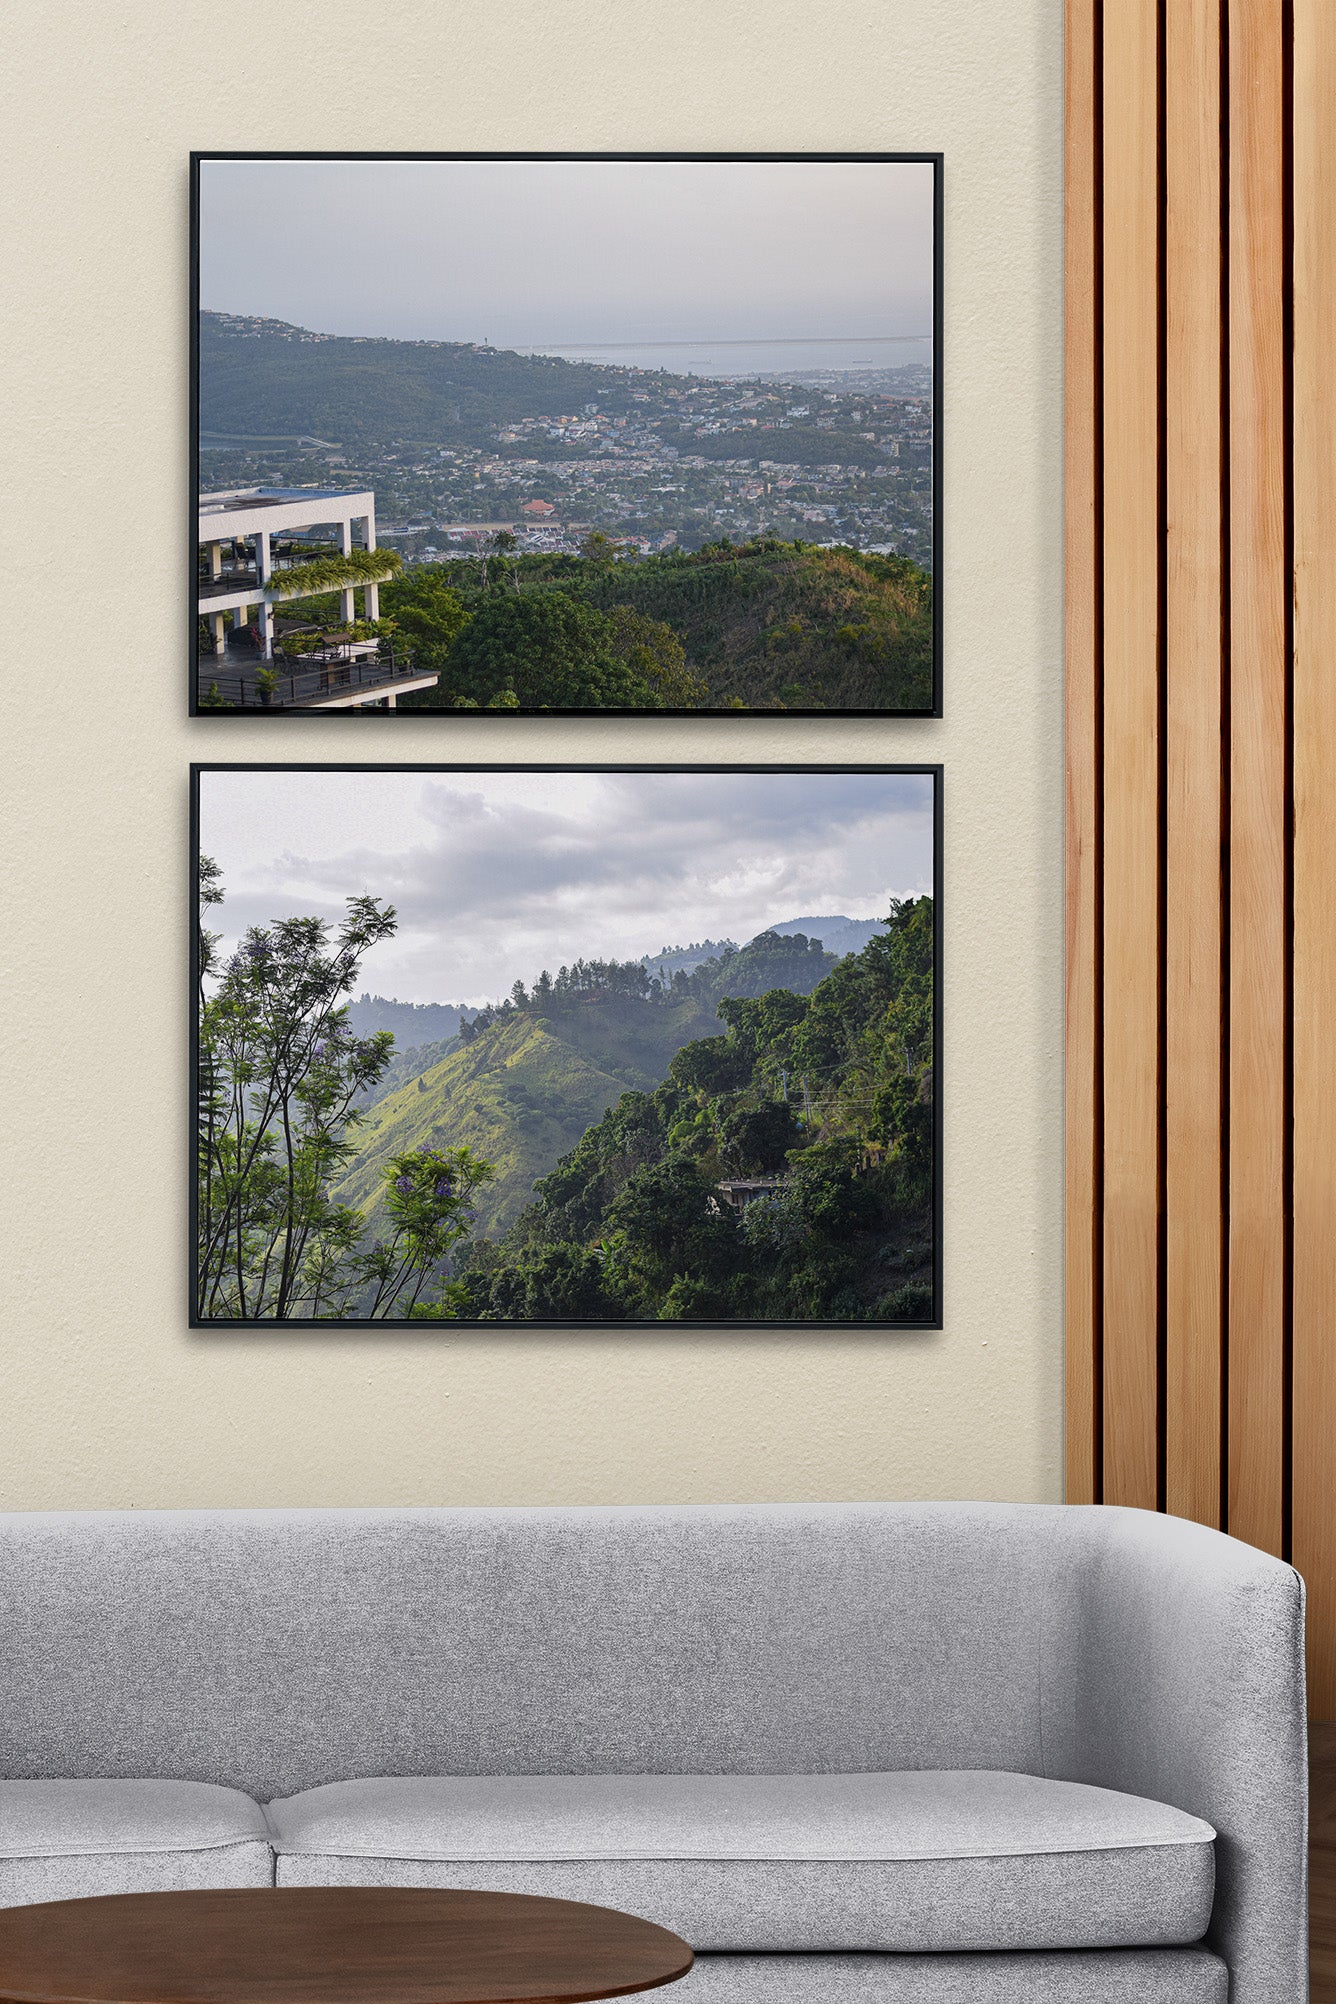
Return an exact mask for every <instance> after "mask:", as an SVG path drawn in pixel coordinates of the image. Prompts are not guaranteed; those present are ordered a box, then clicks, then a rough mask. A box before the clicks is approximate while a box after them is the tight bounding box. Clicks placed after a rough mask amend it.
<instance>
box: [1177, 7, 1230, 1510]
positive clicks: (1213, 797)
mask: <svg viewBox="0 0 1336 2004" xmlns="http://www.w3.org/2000/svg"><path fill="white" fill-rule="evenodd" d="M1220 48H1221V42H1220V0H1179V4H1176V5H1174V6H1172V7H1170V8H1169V9H1168V11H1167V14H1166V19H1165V45H1164V70H1165V86H1164V96H1165V121H1164V205H1165V225H1164V232H1165V260H1164V294H1165V296H1164V312H1165V354H1164V372H1165V398H1164V458H1165V610H1164V617H1165V650H1164V677H1165V734H1166V749H1165V795H1166V798H1165V848H1166V859H1165V901H1166V912H1165V927H1164V956H1165V958H1164V982H1165V1011H1164V1017H1165V1051H1164V1072H1165V1094H1164V1137H1165V1221H1164V1223H1165V1315H1164V1322H1165V1344H1164V1428H1165V1453H1164V1462H1165V1508H1166V1509H1168V1510H1171V1511H1173V1512H1174V1514H1175V1515H1176V1516H1180V1517H1193V1518H1196V1520H1197V1521H1198V1522H1199V1523H1202V1524H1216V1525H1218V1524H1219V1522H1220V1516H1221V1427H1220V1418H1221V1374H1222V1367H1223V1352H1222V1343H1221V1338H1222V1332H1223V1327H1224V1323H1223V1316H1224V1289H1223V1261H1224V1220H1223V1217H1222V1214H1221V1206H1220V1194H1221V1176H1222V1171H1223V1162H1222V1126H1223V1123H1222V1118H1221V1103H1220V1094H1221V1066H1222V1044H1223V1034H1224V1019H1223V1015H1222V1009H1221V1003H1222V999H1223V998H1222V982H1221V947H1222V912H1221V905H1222V887H1221V881H1220V845H1221V815H1222V810H1223V805H1224V801H1223V788H1222V739H1221V733H1222V728H1223V723H1224V719H1223V715H1222V702H1221V696H1222V674H1223V666H1224V655H1223V647H1224V601H1223V593H1224V574H1223V554H1224V544H1223V537H1222V534H1221V519H1220V487H1221V480H1222V477H1223V457H1222V453H1223V436H1222V410H1221V404H1222V397H1223V390H1224V383H1223V346H1224V340H1223V337H1224V328H1223V324H1222V323H1223V300H1222V291H1221V283H1220V279H1221V271H1220V203H1221V194H1222V187H1221V181H1222V162H1221V157H1220Z"/></svg>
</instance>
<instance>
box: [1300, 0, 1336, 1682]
mask: <svg viewBox="0 0 1336 2004" xmlns="http://www.w3.org/2000/svg"><path fill="white" fill-rule="evenodd" d="M1333 190H1336V8H1333V6H1332V0H1295V5H1294V408H1295V411H1296V412H1297V413H1298V420H1299V421H1298V422H1297V423H1296V425H1295V431H1294V1491H1293V1496H1294V1542H1293V1558H1294V1563H1295V1565H1297V1566H1298V1568H1299V1570H1300V1571H1301V1572H1302V1573H1303V1575H1304V1577H1305V1579H1306V1580H1307V1582H1308V1607H1309V1626H1310V1634H1311V1638H1312V1647H1311V1649H1310V1652H1309V1655H1310V1663H1309V1702H1310V1705H1311V1707H1312V1710H1313V1712H1314V1714H1315V1715H1316V1716H1317V1717H1318V1718H1324V1719H1331V1718H1336V1511H1333V1509H1332V1503H1331V1498H1332V1489H1333V1487H1334V1486H1336V1330H1334V1328H1333V1324H1334V1323H1336V1310H1334V1309H1333V1304H1334V1303H1336V786H1334V785H1333V780H1334V778H1336V411H1334V410H1333V401H1334V399H1333V385H1336V202H1334V201H1333Z"/></svg>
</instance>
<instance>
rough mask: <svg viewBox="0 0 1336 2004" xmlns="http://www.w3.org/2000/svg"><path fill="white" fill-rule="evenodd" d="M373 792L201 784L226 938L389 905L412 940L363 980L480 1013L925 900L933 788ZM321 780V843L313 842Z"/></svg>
mask: <svg viewBox="0 0 1336 2004" xmlns="http://www.w3.org/2000/svg"><path fill="white" fill-rule="evenodd" d="M375 777H376V780H377V781H378V782H379V784H378V785H377V786H373V787H371V788H370V789H368V787H367V785H366V784H365V776H364V775H360V774H356V773H353V774H344V773H339V772H336V771H331V772H325V773H321V774H310V773H308V774H305V775H303V776H302V779H303V786H302V787H301V788H300V789H299V791H300V793H301V795H302V796H303V798H302V799H298V800H294V801H285V799H284V789H285V783H286V782H287V781H288V775H285V774H284V772H283V771H282V769H281V768H279V769H272V770H269V771H265V772H249V773H246V774H244V775H237V774H235V773H233V774H227V775H223V774H212V775H210V774H206V775H205V776H204V783H203V790H202V820H203V845H204V847H205V849H206V852H208V853H211V854H214V855H215V856H216V857H217V859H218V860H219V862H220V863H221V865H222V867H223V873H224V880H225V883H226V884H227V887H228V896H227V903H226V905H225V907H224V908H223V922H224V925H225V928H226V932H227V935H228V936H229V938H231V937H235V936H236V935H237V934H238V933H239V932H240V931H241V930H242V929H244V927H245V926H246V925H250V924H263V923H268V922H270V921H272V920H273V919H275V918H277V917H281V916H289V915H292V914H295V913H297V912H303V913H312V914H316V915H319V916H321V917H323V918H326V919H328V920H330V921H331V922H335V921H337V920H338V918H339V917H340V916H341V914H342V911H343V908H344V900H345V899H346V898H347V897H349V896H351V895H354V894H359V893H370V894H371V895H373V896H376V897H380V898H383V899H385V900H387V901H388V902H389V903H391V904H393V905H394V906H395V908H396V910H397V912H398V915H399V932H398V935H397V937H396V938H395V939H394V940H393V941H390V942H387V943H386V944H385V945H384V946H382V947H379V948H376V949H375V950H374V953H373V954H372V955H371V956H369V957H368V961H367V964H366V970H365V972H366V976H367V980H368V983H370V984H371V985H375V986H380V987H381V988H382V989H383V990H384V991H385V992H390V991H391V989H392V990H393V992H395V993H397V994H399V995H400V996H401V997H402V998H403V999H411V1000H467V1001H475V1000H480V999H484V998H485V997H489V996H495V995H499V994H503V993H505V992H506V990H507V989H508V988H509V987H510V984H511V982H512V981H513V980H514V979H515V978H516V976H520V977H522V978H524V979H529V978H530V977H532V976H533V975H534V974H536V973H537V972H538V970H539V968H540V967H541V966H544V965H546V966H548V967H551V968H555V967H557V966H559V965H560V964H561V963H562V962H568V961H571V960H574V959H576V958H577V957H578V956H580V955H581V954H584V955H586V956H588V955H601V956H612V955H615V956H617V957H620V958H631V957H637V956H639V955H640V954H643V953H653V952H655V951H657V949H658V948H659V947H660V946H663V945H665V944H670V943H675V942H677V941H678V940H687V939H699V938H705V937H713V938H720V937H724V936H730V937H733V938H738V939H742V938H750V937H751V936H752V935H753V934H754V933H755V932H757V931H759V930H760V929H761V928H762V927H763V926H765V925H768V924H773V923H780V922H783V921H785V920H787V919H790V918H792V917H795V916H797V915H799V914H801V913H804V912H829V913H831V914H837V913H842V914H846V915H848V916H850V917H870V916H879V915H880V914H881V913H882V912H883V911H884V910H885V907H886V904H887V900H888V898H889V897H890V896H891V895H893V894H903V893H907V892H917V891H921V890H927V889H930V888H931V882H932V811H931V782H930V780H928V779H927V778H926V777H923V776H921V775H905V774H873V773H865V772H864V773H847V772H846V773H820V772H806V773H783V772H780V773H765V774H747V773H730V772H718V771H701V772H676V773H608V774H586V773H576V774H553V773H545V774H514V773H498V774H486V775H483V774H469V775H467V776H465V775H463V774H458V773H451V774H433V773H430V772H426V773H424V772H422V771H420V770H415V771H411V772H406V773H399V774H394V773H392V772H391V773H386V772H382V773H380V774H378V775H376V776H375ZM313 780H314V781H315V782H316V783H317V784H316V789H315V798H316V800H317V804H318V806H320V807H321V808H322V809H323V812H320V813H318V814H317V816H316V819H317V821H318V822H319V823H320V824H321V827H322V830H323V839H321V840H317V841H314V842H312V841H311V840H310V839H309V831H308V839H305V840H303V839H300V823H301V821H302V820H303V819H305V818H307V817H306V816H305V813H304V806H305V802H306V800H307V798H309V789H310V785H311V782H312V781H313ZM238 782H242V783H240V784H238ZM322 794H323V796H324V797H323V800H321V798H320V796H321V795H322ZM410 796H411V800H410V798H409V797H410ZM387 803H388V808H389V810H390V811H388V812H387ZM257 831H266V832H267V833H269V834H271V835H273V836H274V837H276V838H277V839H276V840H275V841H273V842H272V843H264V842H262V841H257V839H256V838H257ZM294 838H296V839H294Z"/></svg>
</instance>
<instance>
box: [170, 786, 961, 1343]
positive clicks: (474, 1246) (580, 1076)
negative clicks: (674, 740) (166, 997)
mask: <svg viewBox="0 0 1336 2004" xmlns="http://www.w3.org/2000/svg"><path fill="white" fill-rule="evenodd" d="M191 789H192V816H191V823H192V846H193V863H194V886H195V894H196V903H197V919H196V922H195V926H194V932H193V938H194V992H195V997H196V1003H195V1008H196V1020H195V1036H194V1046H193V1073H194V1079H193V1084H194V1092H193V1112H192V1134H191V1153H192V1179H193V1180H192V1222H193V1244H192V1250H191V1293H190V1320H191V1326H192V1327H193V1328H200V1329H203V1328H207V1329H242V1328H261V1327H263V1328H267V1327H270V1326H273V1325H276V1324H277V1325H284V1326H290V1327H292V1328H302V1327H309V1326H310V1325H311V1324H312V1323H315V1322H319V1323H323V1324H325V1325H333V1326H336V1327H343V1328H354V1327H361V1326H362V1325H364V1324H365V1325H368V1326H369V1327H372V1328H396V1327H398V1328H403V1327H412V1328H418V1329H422V1330H424V1332H425V1331H426V1330H427V1329H428V1328H429V1327H432V1326H435V1327H436V1328H438V1329H439V1330H440V1331H441V1333H446V1332H447V1331H448V1330H449V1329H450V1328H452V1327H456V1328H462V1327H483V1328H502V1327H506V1326H510V1327H536V1326H547V1327H551V1326H558V1327H587V1326H589V1325H592V1324H600V1323H606V1324H610V1325H618V1326H621V1327H625V1328H628V1329H630V1328H634V1327H635V1326H637V1325H639V1324H649V1323H654V1324H664V1323H668V1324H672V1323H691V1324H697V1325H703V1326H709V1327H727V1326H729V1325H746V1326H751V1327H755V1326H758V1325H760V1326H785V1327H793V1326H807V1325H817V1326H827V1327H832V1328H836V1327H839V1328H855V1327H859V1326H879V1327H882V1328H905V1329H936V1328H940V1327H941V1314H942V1288H941V1272H942V1247H941V1182H942V1178H941V1166H942V1164H941V1121H940V1113H939V1106H940V1100H939V1094H938V1090H937V1084H938V1081H937V1061H938V1051H939V1046H940V1022H941V1015H940V1012H941V987H940V978H939V976H940V959H941V948H940V912H939V906H940V887H941V874H942V844H941V824H942V797H941V795H942V781H941V769H940V767H938V766H934V765H893V766H868V765H856V766H855V765H849V766H820V767H814V766H804V767H801V768H798V767H790V766H726V767H725V766H700V765H692V766H630V765H616V766H554V765H542V766H537V765H531V766H513V765H508V766H483V765H470V766H445V765H399V764H394V765H385V764H377V765H344V764H340V765H268V764H266V765H237V764H227V765H197V766H193V767H192V768H191Z"/></svg>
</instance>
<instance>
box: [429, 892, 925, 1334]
mask: <svg viewBox="0 0 1336 2004" xmlns="http://www.w3.org/2000/svg"><path fill="white" fill-rule="evenodd" d="M766 937H767V936H765V935H762V938H763V939H765V938H766ZM768 937H769V938H774V937H775V936H774V935H770V936H768ZM754 944H759V942H755V943H754ZM787 944H788V945H790V946H792V945H794V944H795V942H793V941H789V942H787ZM803 944H804V946H805V947H806V945H807V943H806V942H804V943H803ZM807 950H808V951H810V948H808V949H807ZM744 951H745V950H744ZM770 951H771V949H770V948H768V947H767V948H766V949H764V952H765V953H769V952H770ZM742 958H743V955H742V954H739V955H737V956H729V957H728V961H733V960H736V961H737V962H740V961H741V960H742ZM728 961H725V962H724V963H723V964H724V965H727V964H728ZM718 964H719V963H716V965H718ZM686 978H687V979H688V980H690V979H691V978H692V977H686ZM630 1006H634V1005H630ZM651 1006H652V1005H651ZM718 1015H719V1017H720V1019H721V1020H722V1021H723V1023H724V1024H725V1026H726V1033H725V1034H724V1035H721V1036H709V1037H705V1038H700V1039H698V1040H696V1041H694V1042H692V1043H689V1044H686V1045H685V1046H684V1047H682V1048H681V1049H679V1050H678V1051H677V1053H676V1055H675V1056H674V1057H673V1058H672V1061H671V1063H670V1064H669V1065H668V1068H667V1076H666V1078H665V1079H664V1080H663V1082H662V1083H661V1084H659V1085H658V1086H657V1087H655V1088H654V1089H653V1090H652V1091H633V1092H628V1093H624V1094H623V1095H622V1096H621V1097H620V1098H619V1099H618V1101H617V1103H616V1105H615V1106H613V1107H611V1108H610V1109H609V1110H608V1112H606V1113H605V1114H604V1115H603V1117H602V1119H600V1120H598V1121H596V1122H595V1123H594V1124H593V1125H591V1126H590V1127H589V1128H588V1129H587V1131H586V1132H585V1133H584V1134H583V1135H582V1137H581V1138H580V1140H579V1142H578V1143H577V1144H576V1146H575V1147H574V1148H573V1149H571V1150H570V1151H569V1153H567V1154H566V1155H565V1156H563V1158H562V1159H561V1161H560V1162H559V1163H558V1164H557V1166H556V1168H555V1169H553V1170H552V1171H551V1172H550V1173H549V1174H548V1175H547V1176H545V1177H544V1178H543V1179H542V1180H541V1181H540V1182H539V1183H538V1185H537V1188H536V1191H535V1199H536V1201H535V1202H534V1203H533V1204H532V1205H530V1207H529V1208H528V1209H527V1210H526V1211H525V1212H524V1213H523V1215H522V1216H521V1217H520V1218H519V1219H518V1220H517V1221H516V1223H515V1225H514V1226H513V1228H512V1229H511V1230H510V1232H509V1233H508V1234H507V1235H506V1237H505V1238H504V1239H503V1240H502V1242H501V1243H500V1244H499V1245H495V1244H490V1243H479V1242H477V1241H475V1242H474V1243H473V1245H472V1246H471V1248H469V1249H468V1251H467V1253H466V1255H465V1257H464V1260H463V1262H462V1264H463V1271H462V1274H461V1279H462V1284H463V1288H464V1294H463V1297H462V1298H463V1299H464V1300H465V1301H466V1302H467V1309H466V1312H467V1313H469V1314H470V1315H476V1316H478V1317H480V1318H481V1319H484V1320H486V1319H501V1320H504V1319H508V1318H509V1317H510V1316H512V1315H514V1314H515V1313H517V1312H522V1313H524V1314H526V1315H528V1316H531V1317H538V1318H540V1319H548V1318H555V1319H561V1318H562V1317H565V1316H568V1315H576V1316H579V1317H588V1316H593V1315H602V1316H604V1317H607V1318H611V1319H622V1320H632V1321H643V1320H649V1321H654V1320H675V1319H687V1320H703V1321H735V1320H774V1319H789V1318H793V1319H800V1320H808V1319H816V1320H832V1321H868V1320H874V1321H877V1320H889V1321H913V1320H924V1319H929V1318H930V1317H931V1314H932V1305H933V1302H932V1281H931V1275H932V1183H933V909H932V901H931V900H930V899H928V898H920V899H917V900H912V901H908V902H904V903H897V904H896V905H895V906H894V907H893V908H892V911H891V914H890V918H889V920H888V922H887V927H886V930H885V931H884V932H882V933H880V934H878V935H877V936H876V937H875V938H874V939H873V940H872V941H871V942H870V943H869V944H868V946H867V947H865V948H864V950H863V952H862V953H860V954H858V955H850V956H848V957H846V958H845V959H843V960H841V961H839V962H838V963H837V964H836V965H835V966H834V967H833V968H831V969H830V971H829V972H827V973H826V974H825V975H824V978H822V979H821V980H820V981H819V982H818V983H817V985H816V986H815V988H814V989H813V990H812V992H811V993H810V994H809V995H805V996H804V995H799V994H797V993H795V992H793V990H791V989H788V988H779V987H776V988H771V989H768V990H767V991H765V992H764V993H760V994H753V995H742V996H731V997H728V996H726V997H722V998H721V999H720V1000H719V1002H718ZM524 1016H525V1012H524V1011H523V1010H522V1009H521V1008H519V1007H516V1009H515V1010H514V1012H513V1017H512V1018H511V1019H510V1020H509V1022H508V1023H507V1024H505V1025H496V1026H493V1027H491V1028H490V1029H489V1033H488V1034H489V1039H490V1038H491V1037H495V1036H496V1035H497V1034H499V1033H500V1032H501V1031H502V1030H503V1029H505V1028H511V1027H513V1025H514V1024H518V1023H519V1022H521V1021H523V1020H524ZM475 1048H476V1047H475ZM747 1177H751V1178H756V1177H762V1178H769V1179H770V1181H771V1187H769V1188H768V1189H766V1190H765V1191H764V1192H763V1193H762V1194H759V1195H758V1194H754V1193H747V1192H744V1193H738V1195H739V1197H740V1200H741V1205H742V1207H741V1208H740V1209H737V1210H735V1209H734V1208H733V1207H732V1204H731V1203H730V1200H729V1196H728V1194H727V1193H726V1191H725V1190H724V1189H721V1185H726V1184H727V1183H728V1181H729V1180H730V1179H733V1180H736V1179H738V1178H747ZM571 1302H577V1303H579V1304H581V1305H580V1306H579V1307H577V1308H572V1307H570V1306H569V1304H570V1303H571ZM594 1303H601V1304H602V1305H601V1306H599V1307H595V1306H592V1305H591V1304H594Z"/></svg>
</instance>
